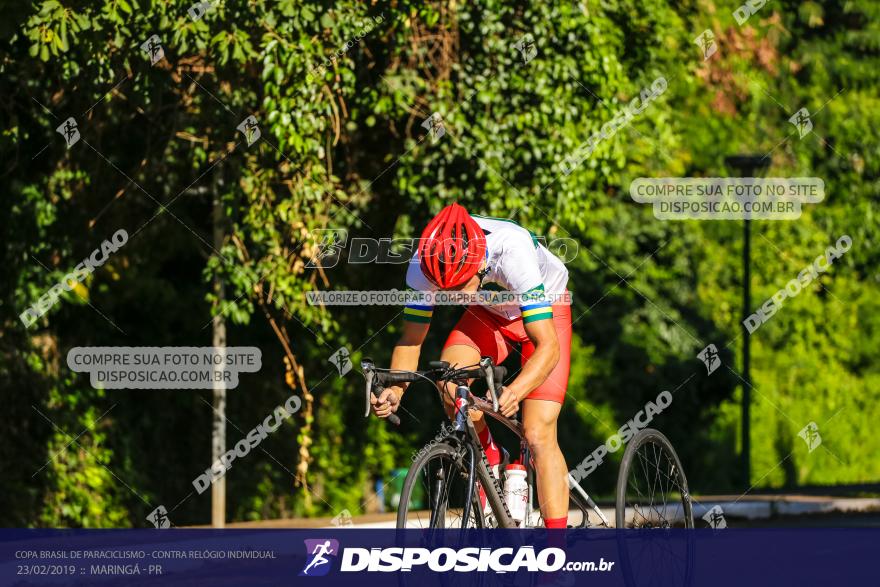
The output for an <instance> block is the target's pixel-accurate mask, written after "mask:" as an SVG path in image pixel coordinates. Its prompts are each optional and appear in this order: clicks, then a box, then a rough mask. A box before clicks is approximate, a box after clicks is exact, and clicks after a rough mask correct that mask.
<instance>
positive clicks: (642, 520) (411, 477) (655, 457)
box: [361, 357, 694, 529]
mask: <svg viewBox="0 0 880 587" xmlns="http://www.w3.org/2000/svg"><path fill="white" fill-rule="evenodd" d="M361 367H362V369H363V373H364V376H365V378H366V414H365V415H366V416H369V414H370V395H371V394H373V395H376V396H378V395H380V394H381V393H382V390H383V389H384V388H385V387H387V386H390V385H394V384H400V383H413V382H415V381H418V380H420V379H421V380H426V381H428V382H430V383H431V384H432V385H434V386H436V388H437V390H438V391H439V392H440V393H441V400H443V399H444V398H443V394H444V392H443V391H441V390H445V389H446V386H447V384H448V383H452V384H454V385H455V394H454V397H453V398H450V399H447V401H451V404H452V409H453V414H452V417H451V421H452V426H451V429H445V430H446V431H445V432H444V434H443V435H442V437H441V438H440V439H439V440H435V441H432V442H430V443H429V444H428V445H426V446H425V447H424V448H423V449H422V450H421V451H419V453H418V456H417V457H416V458H415V459H414V461H413V463H412V466H411V467H410V469H409V472H408V473H407V475H406V478H405V480H404V483H403V489H402V491H401V494H400V502H399V505H398V509H397V527H398V528H425V529H427V528H430V529H453V528H461V529H464V528H541V527H543V519H542V518H541V513H540V507H538V503H537V499H538V496H537V491H536V484H535V470H534V467H533V462H532V456H531V452H530V450H529V445H528V442H526V439H525V435H524V433H523V428H522V424H521V423H520V422H519V421H518V420H517V419H516V418H515V417H514V418H507V417H505V416H504V415H503V414H501V413H500V412H499V410H498V393H499V392H500V390H501V384H502V382H503V380H504V377H505V375H506V369H505V368H504V367H502V366H496V365H494V364H493V363H492V360H491V358H489V357H484V358H483V359H481V360H480V362H479V363H477V364H474V365H469V366H466V367H457V366H451V365H449V363H447V362H445V361H434V362H432V363H431V364H430V368H429V369H427V370H425V371H402V370H394V371H392V370H390V369H381V368H378V367H376V366H375V365H374V364H373V362H372V361H371V360H369V359H365V360H364V361H363V362H362V363H361ZM475 380H483V381H485V382H486V386H487V395H488V398H489V399H486V398H483V397H480V396H478V395H476V394H474V393H472V392H471V382H472V381H475ZM470 410H477V411H480V412H483V413H484V414H485V415H486V416H488V417H490V418H492V419H494V420H495V421H497V422H499V423H500V424H502V425H503V426H504V427H505V428H507V429H508V430H510V431H511V432H512V433H513V434H514V435H515V436H516V437H517V439H518V440H519V444H520V449H519V451H520V454H519V455H518V456H519V459H518V462H519V463H521V464H522V465H523V466H524V467H525V470H526V480H527V492H528V495H527V504H528V505H527V507H526V514H525V516H524V517H523V519H522V520H521V521H518V520H516V519H514V517H513V516H512V515H511V512H510V510H509V509H508V505H507V503H506V501H505V498H504V492H503V489H502V479H499V478H498V477H497V476H496V475H495V474H493V472H492V469H491V468H490V466H489V463H488V461H487V460H486V454H485V452H484V451H483V449H482V447H481V445H480V442H479V439H478V437H477V433H476V430H475V429H474V425H473V422H472V421H471V419H470V417H469V414H468V412H469V411H470ZM388 419H389V420H390V421H391V422H392V423H393V424H399V423H400V419H399V418H398V417H397V415H396V414H392V415H391V416H390V417H389V418H388ZM503 471H504V468H503V467H502V468H501V473H502V474H503ZM568 480H569V503H570V508H571V510H573V511H574V512H575V514H576V515H575V516H574V518H572V516H571V515H569V524H570V525H569V527H571V528H592V527H604V528H610V527H616V528H641V529H670V528H693V527H694V519H693V511H692V508H691V497H690V493H689V491H688V484H687V479H686V477H685V474H684V470H683V469H682V466H681V461H680V460H679V458H678V455H677V454H676V453H675V450H674V449H673V448H672V444H671V443H670V442H669V440H668V439H667V438H666V437H665V436H664V435H663V434H661V433H660V432H659V431H657V430H654V429H650V428H645V429H642V430H640V431H639V432H637V433H636V434H635V435H634V436H633V437H632V438H631V439H630V441H629V443H628V444H627V447H626V451H625V452H624V455H623V460H622V462H621V466H620V472H619V473H618V479H617V491H616V504H615V505H616V508H615V520H614V524H613V525H612V524H611V522H610V521H609V520H608V518H607V517H606V516H605V514H604V512H603V511H602V509H601V508H600V507H599V506H598V505H596V503H595V502H594V501H593V499H592V498H591V497H590V496H589V494H587V492H586V491H584V489H583V488H582V487H581V486H580V484H579V483H578V482H577V481H576V480H575V479H574V477H572V475H571V474H570V473H569V475H568ZM481 488H482V490H483V493H484V495H485V500H486V502H487V503H488V505H489V509H490V510H491V513H488V511H486V512H484V508H483V506H482V502H481V499H480V489H481ZM578 514H579V519H578Z"/></svg>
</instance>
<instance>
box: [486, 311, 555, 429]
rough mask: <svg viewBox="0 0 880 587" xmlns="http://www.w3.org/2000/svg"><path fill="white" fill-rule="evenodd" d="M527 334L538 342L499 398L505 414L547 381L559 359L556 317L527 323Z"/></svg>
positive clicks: (512, 410) (515, 408)
mask: <svg viewBox="0 0 880 587" xmlns="http://www.w3.org/2000/svg"><path fill="white" fill-rule="evenodd" d="M524 327H525V330H526V334H527V335H528V337H529V339H531V341H532V342H533V343H534V344H535V352H534V353H533V354H532V356H531V357H529V360H528V361H526V364H525V366H523V368H522V371H520V374H519V376H518V377H517V378H516V379H514V380H513V382H511V383H510V385H505V386H504V393H502V394H501V397H500V398H498V408H499V410H500V411H501V413H502V414H504V415H505V416H508V417H509V416H512V415H513V414H515V413H516V412H517V410H518V409H519V402H521V401H522V400H523V399H525V397H526V396H527V395H529V394H530V393H531V392H532V390H534V389H535V388H536V387H538V386H539V385H541V384H542V383H544V381H545V380H546V379H547V377H549V376H550V373H551V372H552V371H553V368H554V367H556V363H558V362H559V337H557V336H556V328H555V327H554V326H553V320H538V321H537V322H529V323H527V324H525V325H524Z"/></svg>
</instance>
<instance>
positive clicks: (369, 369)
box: [361, 359, 376, 418]
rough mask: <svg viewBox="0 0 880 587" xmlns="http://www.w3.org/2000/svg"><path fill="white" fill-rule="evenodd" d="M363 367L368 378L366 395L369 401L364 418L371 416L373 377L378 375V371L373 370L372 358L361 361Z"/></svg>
mask: <svg viewBox="0 0 880 587" xmlns="http://www.w3.org/2000/svg"><path fill="white" fill-rule="evenodd" d="M361 369H363V370H364V377H365V378H366V380H367V390H366V391H367V393H366V395H365V399H366V401H367V405H366V409H365V410H364V418H369V417H370V406H371V403H370V392H371V391H372V390H373V377H375V376H376V372H375V371H373V361H371V360H370V359H364V360H363V361H361Z"/></svg>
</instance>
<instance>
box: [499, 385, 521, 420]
mask: <svg viewBox="0 0 880 587" xmlns="http://www.w3.org/2000/svg"><path fill="white" fill-rule="evenodd" d="M498 411H500V412H501V413H502V414H504V415H505V416H507V417H508V418H510V417H511V416H513V415H514V414H516V413H517V412H518V411H519V397H517V395H516V392H514V391H513V390H512V389H510V388H509V387H502V388H501V396H500V397H499V398H498Z"/></svg>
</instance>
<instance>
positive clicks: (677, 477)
mask: <svg viewBox="0 0 880 587" xmlns="http://www.w3.org/2000/svg"><path fill="white" fill-rule="evenodd" d="M615 525H616V527H617V528H629V529H642V530H649V529H651V530H654V531H653V532H638V533H629V532H619V533H618V546H619V548H620V562H621V570H622V571H623V575H624V579H625V581H626V583H627V585H631V586H637V585H647V584H654V582H655V581H656V582H658V584H664V585H666V584H668V585H685V586H686V585H690V584H691V582H692V581H693V561H694V547H693V535H692V533H691V532H681V531H674V530H673V529H677V528H681V529H689V528H693V527H694V516H693V512H692V509H691V497H690V492H689V490H688V484H687V479H686V478H685V474H684V470H683V469H682V467H681V461H680V460H679V458H678V455H677V454H675V450H674V449H673V448H672V444H671V443H670V442H669V439H667V438H666V437H665V436H664V435H663V434H661V433H660V432H658V431H657V430H653V429H650V428H646V429H645V430H642V431H640V432H638V433H637V434H636V435H635V436H634V437H633V438H632V440H630V443H629V445H628V446H627V447H626V452H624V455H623V461H622V462H621V464H620V473H619V474H618V477H617V511H616V519H615Z"/></svg>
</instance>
